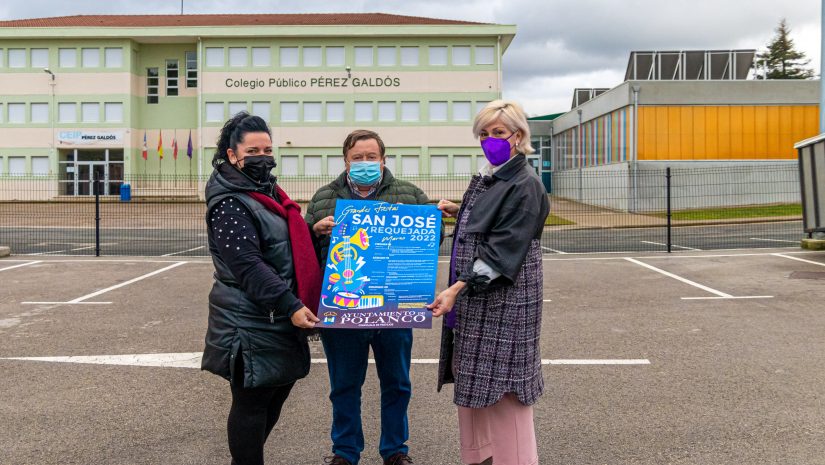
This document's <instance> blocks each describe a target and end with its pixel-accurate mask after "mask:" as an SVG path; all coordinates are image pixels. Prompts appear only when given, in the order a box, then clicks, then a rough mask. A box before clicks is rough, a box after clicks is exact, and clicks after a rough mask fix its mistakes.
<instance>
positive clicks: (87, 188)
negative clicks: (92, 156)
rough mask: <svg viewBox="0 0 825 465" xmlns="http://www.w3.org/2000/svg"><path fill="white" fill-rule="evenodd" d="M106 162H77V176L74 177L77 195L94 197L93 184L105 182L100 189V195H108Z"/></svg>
mask: <svg viewBox="0 0 825 465" xmlns="http://www.w3.org/2000/svg"><path fill="white" fill-rule="evenodd" d="M108 171H109V170H108V169H107V166H106V162H78V163H77V176H76V177H75V180H76V181H75V182H76V183H77V184H76V188H75V189H76V190H75V192H77V195H94V193H95V191H94V188H93V182H94V180H95V179H97V180H98V181H106V182H103V184H102V185H101V186H100V187H102V189H101V191H100V195H109V183H108V180H109V173H108Z"/></svg>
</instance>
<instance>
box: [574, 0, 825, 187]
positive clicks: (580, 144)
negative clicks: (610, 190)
mask: <svg viewBox="0 0 825 465" xmlns="http://www.w3.org/2000/svg"><path fill="white" fill-rule="evenodd" d="M823 1H825V0H823ZM576 113H578V114H579V129H578V136H579V137H578V139H579V141H578V143H577V144H576V154H577V155H578V156H577V157H576V164H577V165H578V166H579V202H581V200H582V163H583V162H584V152H583V151H582V147H583V146H584V145H583V141H584V139H583V137H582V109H581V108H579V109H577V110H576Z"/></svg>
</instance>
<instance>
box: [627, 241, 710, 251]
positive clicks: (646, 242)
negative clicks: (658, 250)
mask: <svg viewBox="0 0 825 465" xmlns="http://www.w3.org/2000/svg"><path fill="white" fill-rule="evenodd" d="M639 242H643V243H645V244H653V245H661V246H663V247H667V244H662V243H661V242H651V241H639ZM670 246H671V247H676V248H677V249H685V250H700V251H701V250H702V249H694V248H693V247H685V246H683V245H675V244H670Z"/></svg>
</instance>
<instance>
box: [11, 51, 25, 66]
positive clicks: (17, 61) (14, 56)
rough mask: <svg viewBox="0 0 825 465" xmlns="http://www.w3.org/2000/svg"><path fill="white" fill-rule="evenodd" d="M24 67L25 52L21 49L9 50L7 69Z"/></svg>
mask: <svg viewBox="0 0 825 465" xmlns="http://www.w3.org/2000/svg"><path fill="white" fill-rule="evenodd" d="M25 67H26V50H25V49H22V48H10V49H9V68H25Z"/></svg>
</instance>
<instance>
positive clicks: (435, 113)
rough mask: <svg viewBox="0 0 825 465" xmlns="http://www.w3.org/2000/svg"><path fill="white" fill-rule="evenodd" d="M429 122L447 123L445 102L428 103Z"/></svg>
mask: <svg viewBox="0 0 825 465" xmlns="http://www.w3.org/2000/svg"><path fill="white" fill-rule="evenodd" d="M430 121H447V102H430Z"/></svg>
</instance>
